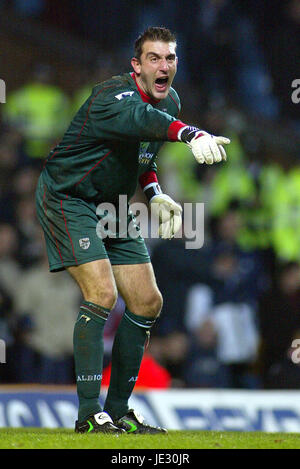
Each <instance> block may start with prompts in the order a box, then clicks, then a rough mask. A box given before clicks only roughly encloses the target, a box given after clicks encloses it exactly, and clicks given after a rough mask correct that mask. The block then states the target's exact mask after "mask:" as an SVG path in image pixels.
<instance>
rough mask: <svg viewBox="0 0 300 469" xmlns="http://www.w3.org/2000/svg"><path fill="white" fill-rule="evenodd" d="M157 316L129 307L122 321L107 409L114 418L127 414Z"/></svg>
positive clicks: (115, 349) (115, 344)
mask: <svg viewBox="0 0 300 469" xmlns="http://www.w3.org/2000/svg"><path fill="white" fill-rule="evenodd" d="M154 322H155V318H145V317H143V316H137V315H136V314H133V313H131V312H130V311H129V310H128V309H127V308H126V310H125V313H124V315H123V318H122V319H121V322H120V324H119V327H118V330H117V333H116V336H115V339H114V344H113V349H112V363H111V377H110V384H109V388H108V393H107V397H106V401H105V405H104V410H105V412H107V413H108V414H109V415H110V416H111V418H112V419H113V420H116V419H118V418H120V417H123V416H124V415H125V414H127V412H128V410H129V407H128V399H129V397H130V395H131V393H132V391H133V388H134V385H135V383H136V380H137V376H138V373H139V369H140V365H141V361H142V358H143V354H144V346H145V342H146V339H147V338H148V337H149V335H150V331H149V330H150V328H151V327H152V325H153V324H154Z"/></svg>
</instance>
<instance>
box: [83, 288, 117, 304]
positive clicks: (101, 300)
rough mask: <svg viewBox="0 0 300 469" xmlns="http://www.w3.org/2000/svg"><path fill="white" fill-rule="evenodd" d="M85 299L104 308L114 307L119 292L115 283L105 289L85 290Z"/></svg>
mask: <svg viewBox="0 0 300 469" xmlns="http://www.w3.org/2000/svg"><path fill="white" fill-rule="evenodd" d="M84 299H85V300H86V301H90V302H92V303H95V304H97V305H99V306H103V307H104V308H107V309H113V308H114V306H115V304H116V302H117V299H118V292H117V289H116V288H115V286H114V285H111V286H109V287H107V288H105V289H99V288H95V289H94V290H92V291H88V292H85V293H84Z"/></svg>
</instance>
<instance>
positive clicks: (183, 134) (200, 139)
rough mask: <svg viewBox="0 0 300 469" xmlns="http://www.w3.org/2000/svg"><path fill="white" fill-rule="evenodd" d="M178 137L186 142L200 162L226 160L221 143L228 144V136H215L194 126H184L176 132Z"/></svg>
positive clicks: (207, 162)
mask: <svg viewBox="0 0 300 469" xmlns="http://www.w3.org/2000/svg"><path fill="white" fill-rule="evenodd" d="M178 139H179V140H181V141H182V142H184V143H187V144H188V146H189V147H190V149H191V150H192V152H193V155H194V157H195V159H196V161H197V162H198V163H200V164H202V163H206V164H213V163H219V162H220V161H222V160H224V161H226V152H225V150H224V148H223V146H222V145H228V144H229V143H230V140H229V138H226V137H216V136H214V135H211V134H209V133H207V132H205V131H204V130H199V129H197V128H196V127H190V126H186V127H183V128H182V129H181V130H180V131H179V132H178Z"/></svg>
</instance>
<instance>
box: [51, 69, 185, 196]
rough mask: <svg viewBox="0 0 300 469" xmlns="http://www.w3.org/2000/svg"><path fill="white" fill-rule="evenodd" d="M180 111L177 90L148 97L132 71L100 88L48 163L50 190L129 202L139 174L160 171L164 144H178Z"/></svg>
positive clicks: (72, 123)
mask: <svg viewBox="0 0 300 469" xmlns="http://www.w3.org/2000/svg"><path fill="white" fill-rule="evenodd" d="M179 111H180V100H179V97H178V95H177V93H176V91H175V90H174V89H173V88H170V91H169V94H168V96H167V97H166V98H165V99H163V100H160V101H154V100H150V99H147V97H146V95H143V93H142V92H141V90H140V89H139V88H138V86H137V84H136V81H135V78H134V75H133V74H131V73H125V74H123V75H120V76H116V77H113V78H111V79H109V80H107V81H105V82H103V83H100V84H98V85H96V86H95V87H94V88H93V90H92V94H91V96H90V97H89V98H88V99H87V101H86V102H85V103H84V104H83V105H82V106H81V108H80V109H79V111H78V112H77V114H76V115H75V116H74V118H73V120H72V121H71V124H70V126H69V128H68V129H67V131H66V132H65V134H64V136H63V138H62V141H61V142H60V143H59V144H58V145H57V146H56V147H55V148H54V149H53V150H52V151H51V152H50V154H49V156H48V158H47V160H46V164H45V167H44V169H43V178H44V181H45V182H46V184H47V186H48V188H49V190H52V191H54V192H58V193H63V194H68V195H71V196H73V197H78V198H82V199H84V200H88V201H95V202H96V203H100V202H103V201H108V202H114V201H116V200H117V198H118V196H119V195H120V194H122V195H123V194H124V195H127V196H128V199H130V198H131V197H132V196H133V194H134V192H135V190H136V187H137V182H138V178H139V176H140V175H141V174H142V173H144V172H145V171H147V170H155V169H156V163H155V159H156V156H157V153H158V151H159V149H160V147H161V145H162V144H163V142H165V141H170V140H171V141H172V140H175V138H174V135H173V136H172V135H171V134H170V126H171V124H172V123H173V122H175V121H178V119H177V118H178V114H179ZM178 122H180V121H178ZM171 127H172V126H171ZM175 127H176V125H175Z"/></svg>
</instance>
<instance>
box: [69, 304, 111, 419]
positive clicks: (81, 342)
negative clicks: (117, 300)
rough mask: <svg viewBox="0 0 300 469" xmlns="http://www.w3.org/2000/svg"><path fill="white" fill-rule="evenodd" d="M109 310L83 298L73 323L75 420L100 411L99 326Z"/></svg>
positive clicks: (101, 330)
mask: <svg viewBox="0 0 300 469" xmlns="http://www.w3.org/2000/svg"><path fill="white" fill-rule="evenodd" d="M109 312H110V310H109V309H106V308H103V307H102V306H99V305H96V304H94V303H91V302H88V301H83V303H82V305H81V307H80V312H79V315H78V318H77V321H76V323H75V326H74V334H73V345H74V360H75V373H76V384H77V394H78V400H79V411H78V421H79V422H82V421H83V420H85V419H86V417H88V416H89V415H91V414H95V413H97V412H101V407H100V403H99V394H100V387H101V380H102V367H103V330H104V326H105V321H106V319H107V317H108V315H109Z"/></svg>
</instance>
